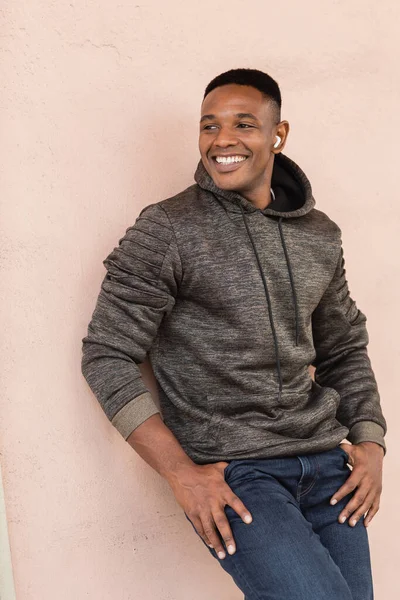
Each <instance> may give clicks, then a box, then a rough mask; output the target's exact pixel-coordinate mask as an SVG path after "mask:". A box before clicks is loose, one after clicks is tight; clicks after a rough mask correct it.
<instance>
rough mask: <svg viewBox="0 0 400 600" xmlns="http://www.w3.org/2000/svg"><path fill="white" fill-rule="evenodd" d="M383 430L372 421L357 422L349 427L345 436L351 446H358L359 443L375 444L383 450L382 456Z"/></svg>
mask: <svg viewBox="0 0 400 600" xmlns="http://www.w3.org/2000/svg"><path fill="white" fill-rule="evenodd" d="M384 433H385V432H384V429H383V427H381V426H380V425H378V423H375V422H374V421H359V422H358V423H355V424H354V425H353V427H351V429H350V432H349V433H348V434H347V439H348V440H349V441H350V442H351V443H352V444H359V443H360V442H375V443H376V444H379V445H380V446H382V448H383V450H384V456H385V454H386V443H385V440H384Z"/></svg>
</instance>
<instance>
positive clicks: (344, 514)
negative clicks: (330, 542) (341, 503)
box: [339, 484, 371, 523]
mask: <svg viewBox="0 0 400 600" xmlns="http://www.w3.org/2000/svg"><path fill="white" fill-rule="evenodd" d="M370 493H371V489H370V486H369V485H365V484H364V485H362V486H360V487H359V488H358V489H357V491H356V493H355V494H354V496H353V497H352V498H351V500H350V501H349V502H348V503H347V504H346V506H345V507H344V509H343V510H342V511H341V513H340V515H339V521H340V523H344V522H345V521H346V519H347V518H348V517H349V516H350V515H351V514H352V513H353V512H354V511H356V510H357V509H359V508H360V507H361V506H362V504H364V502H365V500H366V498H367V496H368V495H369V494H370Z"/></svg>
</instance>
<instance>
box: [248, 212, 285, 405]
mask: <svg viewBox="0 0 400 600" xmlns="http://www.w3.org/2000/svg"><path fill="white" fill-rule="evenodd" d="M238 204H239V206H240V210H241V211H242V217H243V221H244V224H245V226H246V230H247V234H248V236H249V238H250V241H251V243H252V246H253V250H254V254H255V255H256V259H257V264H258V268H259V271H260V274H261V279H262V281H263V284H264V290H265V296H266V298H267V305H268V315H269V322H270V324H271V330H272V335H273V338H274V346H275V356H276V370H277V373H278V380H279V395H278V402H280V401H281V395H282V388H283V383H282V373H281V362H280V358H279V345H278V337H277V335H276V331H275V324H274V318H273V315H272V309H271V299H270V295H269V291H268V286H267V282H266V280H265V276H264V272H263V270H262V266H261V261H260V257H259V255H258V252H257V248H256V246H255V243H254V240H253V236H252V234H251V231H250V229H249V226H248V223H247V219H246V215H245V213H244V210H243V206H242V204H241V203H240V202H238Z"/></svg>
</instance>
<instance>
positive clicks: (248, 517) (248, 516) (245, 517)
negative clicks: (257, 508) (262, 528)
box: [243, 515, 253, 523]
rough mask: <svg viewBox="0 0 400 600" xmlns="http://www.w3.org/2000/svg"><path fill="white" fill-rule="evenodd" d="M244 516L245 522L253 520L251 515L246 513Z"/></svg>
mask: <svg viewBox="0 0 400 600" xmlns="http://www.w3.org/2000/svg"><path fill="white" fill-rule="evenodd" d="M243 518H244V521H245V523H251V522H252V520H253V519H252V518H251V516H250V515H245V516H244V517H243Z"/></svg>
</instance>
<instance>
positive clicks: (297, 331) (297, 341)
mask: <svg viewBox="0 0 400 600" xmlns="http://www.w3.org/2000/svg"><path fill="white" fill-rule="evenodd" d="M282 218H283V217H279V221H278V227H279V233H280V235H281V242H282V247H283V251H284V253H285V258H286V264H287V268H288V273H289V279H290V285H291V288H292V296H293V304H294V312H295V319H296V346H298V345H299V307H298V303H297V294H296V288H295V285H294V280H293V273H292V267H291V266H290V260H289V253H288V251H287V248H286V243H285V238H284V237H283V229H282Z"/></svg>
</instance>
